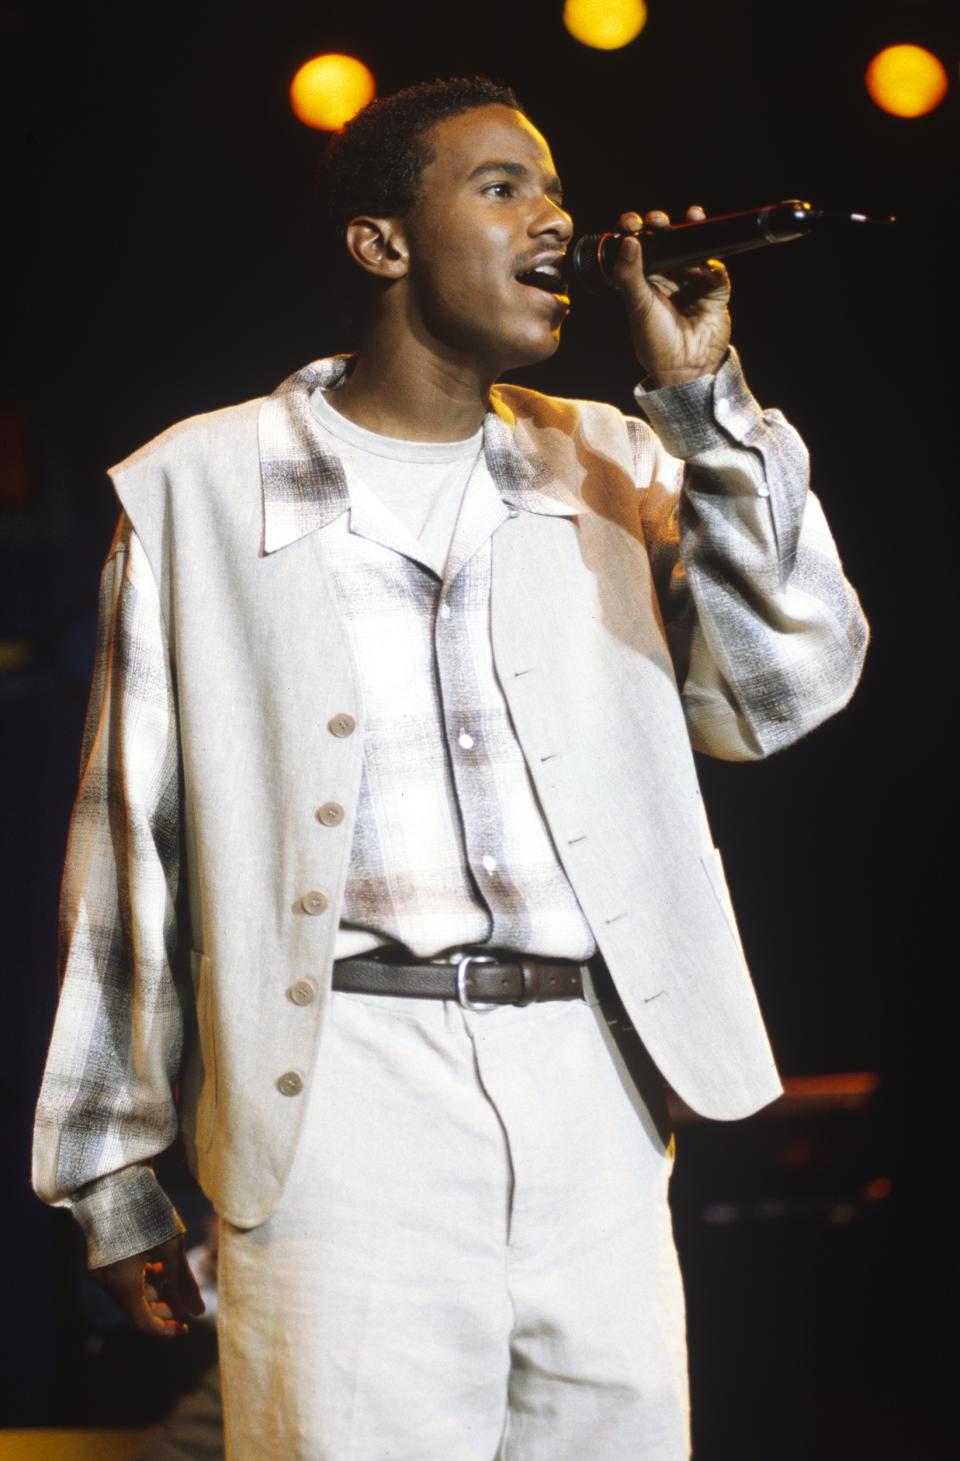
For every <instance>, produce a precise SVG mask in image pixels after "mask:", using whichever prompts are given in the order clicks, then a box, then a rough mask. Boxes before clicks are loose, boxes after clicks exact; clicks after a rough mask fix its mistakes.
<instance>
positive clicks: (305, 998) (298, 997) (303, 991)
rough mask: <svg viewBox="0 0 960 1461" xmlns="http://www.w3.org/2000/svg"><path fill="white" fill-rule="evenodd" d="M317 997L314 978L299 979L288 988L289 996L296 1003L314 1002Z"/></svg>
mask: <svg viewBox="0 0 960 1461" xmlns="http://www.w3.org/2000/svg"><path fill="white" fill-rule="evenodd" d="M316 997H317V986H316V985H315V984H314V982H313V980H312V979H298V980H297V982H296V983H295V984H291V986H290V988H289V989H288V990H287V998H288V999H291V1000H292V1001H293V1003H294V1004H313V1001H314V1000H315V999H316Z"/></svg>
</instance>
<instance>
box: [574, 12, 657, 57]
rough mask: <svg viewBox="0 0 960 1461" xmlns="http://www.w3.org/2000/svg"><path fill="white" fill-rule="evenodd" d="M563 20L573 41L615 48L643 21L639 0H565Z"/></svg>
mask: <svg viewBox="0 0 960 1461" xmlns="http://www.w3.org/2000/svg"><path fill="white" fill-rule="evenodd" d="M563 23H564V25H565V26H566V27H567V30H568V31H569V32H570V34H571V35H572V36H573V38H574V40H575V41H580V42H581V43H582V44H583V45H585V46H592V47H593V49H594V50H595V51H618V50H619V49H620V47H621V46H628V45H629V44H630V42H631V41H634V40H636V38H637V36H638V35H639V34H640V32H641V31H642V30H643V27H644V26H645V25H646V23H647V7H646V5H644V3H643V0H566V4H565V5H564V7H563Z"/></svg>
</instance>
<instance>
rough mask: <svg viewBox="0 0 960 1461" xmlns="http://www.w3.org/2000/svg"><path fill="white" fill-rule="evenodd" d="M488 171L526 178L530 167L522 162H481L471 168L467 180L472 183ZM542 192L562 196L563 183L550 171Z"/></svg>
mask: <svg viewBox="0 0 960 1461" xmlns="http://www.w3.org/2000/svg"><path fill="white" fill-rule="evenodd" d="M488 172H505V173H506V174H507V176H508V177H511V178H528V177H530V176H531V172H530V169H529V168H528V167H526V166H525V165H524V163H522V162H481V164H480V166H479V167H475V168H474V169H473V172H472V173H471V174H470V176H469V177H468V178H467V182H468V183H472V182H473V181H474V179H475V178H480V177H483V176H484V174H485V173H488ZM544 192H546V193H550V194H551V195H553V196H554V197H556V198H562V197H563V184H562V183H561V181H560V179H559V178H558V177H557V175H556V173H551V174H550V175H549V177H548V178H547V180H546V186H545V188H544Z"/></svg>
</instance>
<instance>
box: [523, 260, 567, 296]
mask: <svg viewBox="0 0 960 1461" xmlns="http://www.w3.org/2000/svg"><path fill="white" fill-rule="evenodd" d="M516 277H517V283H518V284H526V285H527V286H528V287H529V288H530V289H542V290H543V291H544V292H545V293H546V294H556V295H561V296H564V297H565V296H566V293H567V286H566V281H565V280H564V277H563V275H562V274H561V273H560V270H559V269H558V268H557V266H556V265H555V264H539V265H538V266H537V267H536V268H535V269H528V270H527V271H526V272H525V273H523V274H518V275H517V276H516Z"/></svg>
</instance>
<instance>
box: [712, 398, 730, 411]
mask: <svg viewBox="0 0 960 1461" xmlns="http://www.w3.org/2000/svg"><path fill="white" fill-rule="evenodd" d="M713 409H714V411H715V412H716V414H717V415H718V416H729V415H730V402H729V401H728V400H727V399H726V397H725V396H721V397H720V400H719V401H717V402H715V404H714V408H713Z"/></svg>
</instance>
